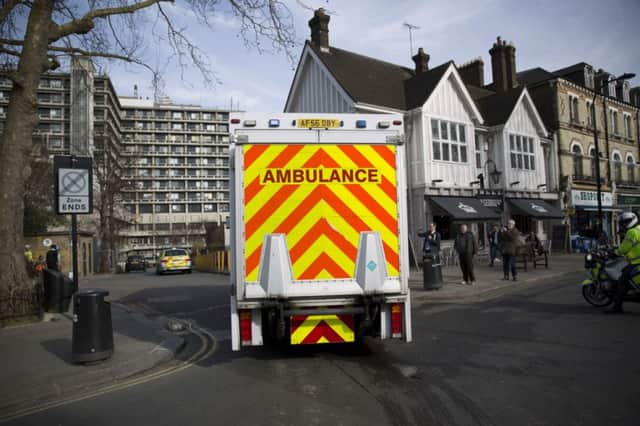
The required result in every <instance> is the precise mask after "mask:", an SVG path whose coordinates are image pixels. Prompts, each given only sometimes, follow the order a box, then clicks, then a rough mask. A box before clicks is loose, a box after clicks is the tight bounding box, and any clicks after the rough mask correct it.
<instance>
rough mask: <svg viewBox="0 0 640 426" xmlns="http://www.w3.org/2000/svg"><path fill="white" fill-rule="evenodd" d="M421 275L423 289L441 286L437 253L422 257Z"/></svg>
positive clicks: (440, 267)
mask: <svg viewBox="0 0 640 426" xmlns="http://www.w3.org/2000/svg"><path fill="white" fill-rule="evenodd" d="M422 277H423V285H424V289H425V290H437V289H439V288H440V287H442V265H441V264H440V256H439V255H437V254H427V255H425V256H424V257H423V258H422Z"/></svg>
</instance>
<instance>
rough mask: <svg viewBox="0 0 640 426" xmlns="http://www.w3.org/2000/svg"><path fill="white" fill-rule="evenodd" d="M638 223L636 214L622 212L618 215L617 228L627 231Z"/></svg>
mask: <svg viewBox="0 0 640 426" xmlns="http://www.w3.org/2000/svg"><path fill="white" fill-rule="evenodd" d="M637 224H638V216H636V214H635V213H634V212H624V213H622V214H620V216H618V229H620V230H621V231H622V230H624V231H627V230H629V229H631V228H633V227H634V226H636V225H637Z"/></svg>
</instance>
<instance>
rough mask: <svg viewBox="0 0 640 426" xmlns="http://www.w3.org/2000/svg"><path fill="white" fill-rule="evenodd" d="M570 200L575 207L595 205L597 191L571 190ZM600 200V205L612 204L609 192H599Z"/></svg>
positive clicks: (607, 205) (596, 202) (596, 204)
mask: <svg viewBox="0 0 640 426" xmlns="http://www.w3.org/2000/svg"><path fill="white" fill-rule="evenodd" d="M571 200H573V205H574V206H576V207H597V206H598V193H597V192H596V191H578V190H575V189H574V190H572V191H571ZM600 201H601V203H602V207H612V206H613V196H612V194H611V193H610V192H601V193H600Z"/></svg>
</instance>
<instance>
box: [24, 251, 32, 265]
mask: <svg viewBox="0 0 640 426" xmlns="http://www.w3.org/2000/svg"><path fill="white" fill-rule="evenodd" d="M24 259H25V260H26V261H27V263H28V264H29V265H31V264H33V253H32V252H31V250H25V251H24Z"/></svg>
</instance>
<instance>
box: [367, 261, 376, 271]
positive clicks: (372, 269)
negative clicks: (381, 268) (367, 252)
mask: <svg viewBox="0 0 640 426" xmlns="http://www.w3.org/2000/svg"><path fill="white" fill-rule="evenodd" d="M377 267H378V264H377V263H376V262H374V261H373V260H370V261H369V263H367V268H368V269H369V270H370V271H371V272H373V271H374V270H375V269H376V268H377Z"/></svg>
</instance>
